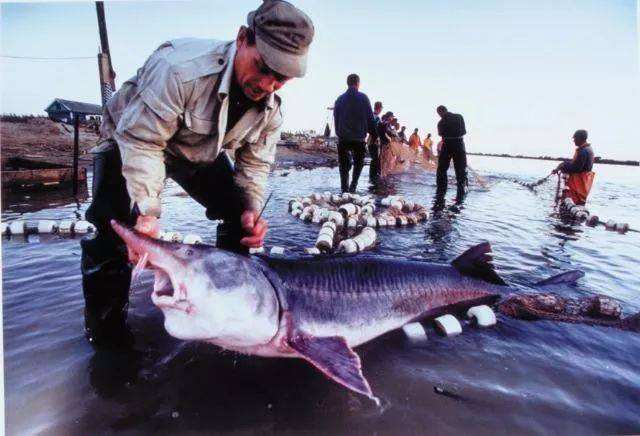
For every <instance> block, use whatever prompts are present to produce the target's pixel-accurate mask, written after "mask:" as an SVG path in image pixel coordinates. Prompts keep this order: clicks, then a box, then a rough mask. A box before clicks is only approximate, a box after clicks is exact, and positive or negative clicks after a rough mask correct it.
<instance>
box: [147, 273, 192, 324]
mask: <svg viewBox="0 0 640 436" xmlns="http://www.w3.org/2000/svg"><path fill="white" fill-rule="evenodd" d="M154 274H155V281H154V283H153V293H152V294H151V301H152V302H153V304H155V305H156V306H158V307H159V308H161V309H162V308H169V309H175V310H179V311H182V312H186V313H191V311H192V309H193V308H192V306H191V303H189V301H187V300H186V299H184V297H183V298H179V296H178V295H176V292H175V287H174V284H173V282H172V281H171V277H170V276H169V274H167V273H166V272H164V271H163V270H161V269H160V268H156V270H155V271H154ZM185 297H186V296H185Z"/></svg>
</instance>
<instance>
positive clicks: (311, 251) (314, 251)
mask: <svg viewBox="0 0 640 436" xmlns="http://www.w3.org/2000/svg"><path fill="white" fill-rule="evenodd" d="M304 252H305V253H307V254H313V255H316V256H317V255H318V254H320V253H321V252H320V250H319V249H318V247H307V248H305V249H304Z"/></svg>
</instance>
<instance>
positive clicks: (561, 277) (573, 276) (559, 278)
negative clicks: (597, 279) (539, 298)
mask: <svg viewBox="0 0 640 436" xmlns="http://www.w3.org/2000/svg"><path fill="white" fill-rule="evenodd" d="M582 277H584V273H583V272H582V271H580V270H577V269H576V270H572V271H567V272H563V273H561V274H557V275H555V276H552V277H549V278H547V279H544V280H540V281H539V282H537V283H536V286H547V285H560V284H562V283H566V284H570V283H575V282H576V281H578V280H579V279H581V278H582Z"/></svg>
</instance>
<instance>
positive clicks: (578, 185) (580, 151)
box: [553, 130, 595, 206]
mask: <svg viewBox="0 0 640 436" xmlns="http://www.w3.org/2000/svg"><path fill="white" fill-rule="evenodd" d="M588 136H589V134H588V133H587V131H586V130H576V132H575V133H574V134H573V143H574V144H575V146H576V151H575V153H574V155H573V159H572V160H571V161H567V162H562V163H561V164H560V165H558V166H557V167H556V169H554V170H553V173H554V174H557V173H559V172H561V173H563V174H565V175H566V177H567V183H566V189H565V191H564V193H563V197H570V198H571V199H572V200H573V202H574V203H575V204H577V205H580V206H582V205H584V204H585V203H586V202H587V197H588V196H589V192H590V191H591V187H592V186H593V179H594V178H595V173H594V172H593V171H592V169H593V161H594V155H593V149H592V148H591V144H589V143H588V142H587V138H588Z"/></svg>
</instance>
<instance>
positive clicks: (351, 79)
mask: <svg viewBox="0 0 640 436" xmlns="http://www.w3.org/2000/svg"><path fill="white" fill-rule="evenodd" d="M347 86H348V88H347V91H346V92H345V93H343V94H342V95H340V96H339V97H338V98H337V100H336V102H335V105H334V109H333V110H334V114H333V115H334V120H335V128H336V130H335V131H336V135H337V136H338V160H339V166H340V187H341V189H342V191H343V192H355V191H356V189H357V186H358V180H359V178H360V174H361V172H362V168H363V166H364V157H365V155H366V152H367V149H368V152H369V156H370V157H371V165H370V168H369V179H370V181H371V183H372V184H376V183H377V182H378V181H379V179H380V177H381V156H382V155H383V154H384V151H385V150H386V149H388V148H389V147H390V145H391V143H392V142H393V143H399V144H402V145H405V144H406V146H408V147H409V148H410V149H411V150H412V151H413V152H414V156H415V157H416V158H417V157H418V156H419V150H420V148H421V147H422V159H423V160H424V161H426V162H432V161H433V160H434V159H435V157H436V154H435V153H434V150H433V139H432V138H431V134H430V133H428V134H427V136H426V137H425V139H424V142H422V141H421V140H420V135H419V133H418V129H417V128H416V129H414V131H413V133H412V134H411V135H410V136H409V138H408V139H407V137H406V126H400V123H399V121H398V118H397V117H396V116H395V115H394V113H393V112H391V111H388V112H385V113H384V114H382V109H383V107H382V102H380V101H377V102H375V104H374V106H373V109H372V108H371V102H370V101H369V98H368V97H367V95H366V94H364V93H362V92H360V91H359V87H360V77H359V76H358V75H357V74H350V75H349V76H348V77H347ZM436 111H437V113H438V115H439V116H440V122H439V123H438V135H439V136H440V137H441V138H442V139H441V140H440V142H439V143H438V146H437V162H438V163H437V176H436V180H437V189H436V202H435V206H438V205H441V204H442V205H443V204H444V197H445V194H446V191H447V170H448V168H449V165H450V163H451V161H452V160H453V165H454V169H455V172H456V179H457V186H458V189H457V195H456V202H458V203H461V202H462V201H463V199H464V196H465V189H466V187H467V156H466V151H465V147H464V140H463V137H464V135H465V134H466V133H467V132H466V128H465V124H464V118H463V117H462V115H460V114H455V113H453V112H449V111H448V110H447V108H446V107H445V106H438V108H437V109H436ZM352 168H353V173H352V174H351V180H350V181H349V173H350V171H351V169H352Z"/></svg>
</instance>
